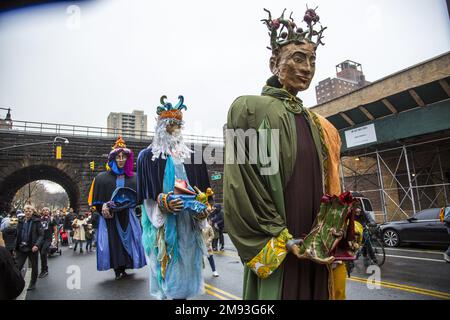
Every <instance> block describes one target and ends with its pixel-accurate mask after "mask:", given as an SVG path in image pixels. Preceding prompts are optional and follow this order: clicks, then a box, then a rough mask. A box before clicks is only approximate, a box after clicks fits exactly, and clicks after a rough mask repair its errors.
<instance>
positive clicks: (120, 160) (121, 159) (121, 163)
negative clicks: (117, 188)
mask: <svg viewBox="0 0 450 320" xmlns="http://www.w3.org/2000/svg"><path fill="white" fill-rule="evenodd" d="M127 159H128V157H127V155H126V154H124V153H123V152H120V153H119V154H118V155H117V156H116V158H115V160H116V163H117V167H118V168H119V169H123V167H125V162H127Z"/></svg>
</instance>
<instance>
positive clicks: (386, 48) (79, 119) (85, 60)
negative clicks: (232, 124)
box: [0, 0, 450, 136]
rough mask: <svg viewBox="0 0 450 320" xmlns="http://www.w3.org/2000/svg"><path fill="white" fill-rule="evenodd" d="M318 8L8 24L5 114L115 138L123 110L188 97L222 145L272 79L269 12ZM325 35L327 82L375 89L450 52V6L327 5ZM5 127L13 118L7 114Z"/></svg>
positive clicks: (191, 118)
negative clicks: (115, 121)
mask: <svg viewBox="0 0 450 320" xmlns="http://www.w3.org/2000/svg"><path fill="white" fill-rule="evenodd" d="M305 3H306V1H298V0H297V1H265V0H264V1H243V0H228V1H206V0H201V1H200V0H199V1H181V0H180V1H175V0H164V1H148V0H133V1H125V0H98V1H91V2H89V3H81V4H80V3H78V4H77V3H76V2H74V4H77V5H78V6H79V7H78V8H79V10H78V9H77V8H75V9H73V7H69V5H70V3H69V4H67V3H65V4H64V5H61V4H58V5H45V6H40V7H38V8H35V9H25V10H17V11H13V12H9V13H7V14H3V15H1V16H0V107H11V108H12V109H13V111H12V115H13V118H14V119H16V120H30V121H42V122H57V123H67V124H80V125H89V126H102V127H106V118H107V116H108V113H109V112H111V111H115V112H131V111H132V110H133V109H141V110H144V111H145V112H146V113H147V114H148V115H149V122H150V123H149V129H152V128H153V125H154V114H155V110H156V107H157V105H158V104H159V97H160V96H161V95H162V94H166V95H168V97H169V100H174V101H176V97H177V96H178V95H179V94H183V95H184V96H185V104H186V105H187V106H188V111H187V112H186V114H185V119H186V121H187V125H186V132H188V133H192V134H202V135H216V136H218V135H221V133H222V125H223V123H224V122H225V121H226V114H227V110H228V107H229V106H230V104H231V103H232V102H233V100H234V99H235V98H236V97H237V96H239V95H244V94H259V92H260V90H261V87H262V86H263V84H264V82H265V80H266V79H267V78H268V77H269V76H270V73H269V68H268V59H269V56H270V51H269V50H267V49H266V46H267V45H269V39H268V36H267V29H266V27H265V26H264V25H263V24H262V23H261V22H260V19H262V18H265V17H266V15H265V12H264V11H263V7H266V8H269V9H270V10H271V11H272V13H273V14H274V15H275V16H278V14H279V13H281V11H282V9H283V8H285V7H286V8H288V10H293V11H294V19H295V20H296V22H297V23H298V22H299V21H301V20H302V17H303V13H304V10H305ZM308 3H309V6H310V7H313V6H316V5H318V6H319V9H318V14H319V15H320V17H321V22H322V24H323V25H325V26H328V29H327V30H326V31H325V34H324V35H325V39H324V42H325V44H326V45H325V46H324V47H320V48H319V51H318V59H317V64H316V68H317V71H316V75H315V78H314V80H313V83H312V85H311V87H310V88H309V89H308V90H307V91H305V92H302V93H301V94H300V97H301V98H302V99H303V100H304V102H305V105H306V106H313V105H315V104H316V98H315V92H314V86H315V85H316V84H317V82H318V81H319V80H322V79H324V78H326V77H329V76H333V75H334V73H335V65H336V64H338V63H339V62H341V61H343V60H346V59H351V60H354V61H357V62H360V63H362V65H363V70H364V72H365V74H366V78H367V79H368V80H369V81H374V80H376V79H379V78H382V77H384V76H386V75H388V74H391V73H394V72H396V71H399V70H401V69H403V68H406V67H408V66H411V65H413V64H416V63H418V62H421V61H423V60H426V59H429V58H432V57H434V56H436V55H439V54H441V53H444V52H447V51H449V49H450V24H449V17H448V13H447V7H446V4H445V0H426V1H425V0H376V1H375V0H340V1H335V0H315V1H311V0H310V1H308ZM1 116H2V117H3V116H4V114H3V113H1Z"/></svg>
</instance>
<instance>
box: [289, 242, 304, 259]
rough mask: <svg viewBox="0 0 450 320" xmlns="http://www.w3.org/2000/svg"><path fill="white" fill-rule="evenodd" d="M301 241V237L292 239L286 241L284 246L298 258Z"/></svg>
mask: <svg viewBox="0 0 450 320" xmlns="http://www.w3.org/2000/svg"><path fill="white" fill-rule="evenodd" d="M302 242H303V240H302V239H292V240H289V241H288V242H287V243H286V248H287V250H288V252H291V253H293V254H294V255H295V256H297V258H300V248H299V244H301V243H302Z"/></svg>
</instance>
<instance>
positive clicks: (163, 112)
mask: <svg viewBox="0 0 450 320" xmlns="http://www.w3.org/2000/svg"><path fill="white" fill-rule="evenodd" d="M166 99H167V96H162V97H161V99H160V100H159V101H160V102H161V106H159V107H158V108H156V114H157V115H158V120H159V119H174V120H178V121H180V122H181V121H183V113H182V112H181V110H183V109H184V110H187V107H186V106H185V105H184V97H183V96H181V95H180V96H178V103H177V104H176V105H175V106H172V104H171V103H170V102H166V101H165V100H166Z"/></svg>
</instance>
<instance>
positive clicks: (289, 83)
mask: <svg viewBox="0 0 450 320" xmlns="http://www.w3.org/2000/svg"><path fill="white" fill-rule="evenodd" d="M315 61H316V53H315V47H314V45H313V44H312V43H309V42H304V43H301V44H295V43H290V44H288V45H286V46H284V47H282V48H280V49H279V53H278V54H277V55H276V56H273V57H272V58H271V66H270V67H271V70H272V73H273V74H274V75H276V76H277V77H278V81H280V83H281V84H282V85H283V89H285V90H287V91H289V92H291V93H293V94H297V92H298V91H303V90H306V89H308V87H309V84H310V83H311V80H312V78H313V76H314V73H315V70H316V67H315Z"/></svg>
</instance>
